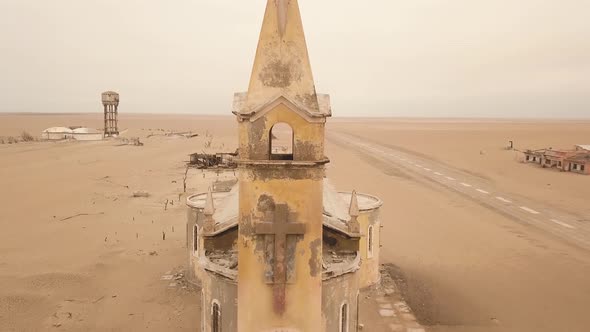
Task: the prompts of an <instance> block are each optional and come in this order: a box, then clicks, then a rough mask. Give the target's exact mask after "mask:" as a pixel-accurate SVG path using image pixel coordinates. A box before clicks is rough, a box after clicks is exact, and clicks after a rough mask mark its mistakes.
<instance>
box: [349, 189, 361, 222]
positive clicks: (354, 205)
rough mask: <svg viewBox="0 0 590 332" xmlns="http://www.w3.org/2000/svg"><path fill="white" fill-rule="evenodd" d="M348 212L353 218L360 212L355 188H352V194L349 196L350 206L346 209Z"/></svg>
mask: <svg viewBox="0 0 590 332" xmlns="http://www.w3.org/2000/svg"><path fill="white" fill-rule="evenodd" d="M348 214H349V215H350V216H351V217H353V218H354V217H358V216H359V214H360V211H359V202H358V198H357V196H356V190H354V191H353V192H352V195H351V196H350V207H349V209H348Z"/></svg>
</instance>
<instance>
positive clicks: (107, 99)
mask: <svg viewBox="0 0 590 332" xmlns="http://www.w3.org/2000/svg"><path fill="white" fill-rule="evenodd" d="M101 97H102V105H103V107H104V137H116V136H119V94H118V93H116V92H114V91H106V92H103V93H102V95H101Z"/></svg>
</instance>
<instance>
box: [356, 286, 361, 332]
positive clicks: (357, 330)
mask: <svg viewBox="0 0 590 332" xmlns="http://www.w3.org/2000/svg"><path fill="white" fill-rule="evenodd" d="M360 307H361V303H360V292H357V293H356V324H355V326H356V329H355V330H356V332H359V317H360V309H359V308H360Z"/></svg>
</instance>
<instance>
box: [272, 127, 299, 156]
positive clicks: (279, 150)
mask: <svg viewBox="0 0 590 332" xmlns="http://www.w3.org/2000/svg"><path fill="white" fill-rule="evenodd" d="M269 141H270V152H269V153H270V160H293V129H292V128H291V126H289V125H288V124H286V123H277V124H275V125H274V126H273V127H272V129H271V130H270V138H269Z"/></svg>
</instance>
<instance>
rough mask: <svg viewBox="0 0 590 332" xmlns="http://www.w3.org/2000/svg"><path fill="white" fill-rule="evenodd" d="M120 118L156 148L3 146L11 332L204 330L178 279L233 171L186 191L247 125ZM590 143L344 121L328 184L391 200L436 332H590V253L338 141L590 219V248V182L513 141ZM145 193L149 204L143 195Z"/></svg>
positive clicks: (422, 314)
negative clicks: (197, 159)
mask: <svg viewBox="0 0 590 332" xmlns="http://www.w3.org/2000/svg"><path fill="white" fill-rule="evenodd" d="M101 120H102V119H101V114H42V115H41V114H2V115H0V136H4V137H7V136H18V135H20V134H21V133H22V132H23V131H27V132H29V133H31V134H32V135H34V136H39V133H40V132H41V130H43V129H44V128H47V127H51V126H56V125H83V126H88V127H100V126H101ZM120 123H121V125H120V127H121V128H122V132H123V134H122V137H127V138H131V137H139V138H140V140H141V141H142V142H143V143H144V146H132V145H123V144H121V140H105V141H99V142H72V141H63V142H39V141H36V142H26V143H18V144H0V186H1V187H2V188H3V189H2V191H0V202H2V208H1V209H0V227H2V232H1V233H0V253H1V255H0V331H46V330H47V331H105V330H108V331H137V330H146V331H195V330H197V328H198V326H199V315H198V314H196V313H197V312H198V310H199V308H198V306H199V299H198V296H199V295H198V292H197V291H196V290H195V289H194V288H193V287H192V286H191V285H189V284H186V283H184V282H183V281H182V279H181V278H179V280H178V282H177V283H176V285H174V287H171V286H170V283H171V281H169V280H162V276H163V275H170V274H172V275H175V274H177V273H182V271H183V269H184V268H185V267H186V260H187V257H186V250H185V246H186V239H185V221H186V205H185V204H184V199H185V198H186V195H187V194H189V193H194V192H202V191H205V190H206V188H207V186H208V184H209V183H210V181H212V180H214V179H215V178H216V177H217V176H218V174H216V172H210V171H206V172H203V171H201V170H191V171H190V172H189V176H188V182H187V193H184V192H183V177H184V172H185V163H186V161H187V159H188V154H189V153H193V152H199V151H202V150H203V149H204V146H205V144H210V145H211V148H212V149H224V150H226V149H232V148H235V146H237V137H236V123H235V119H234V118H232V117H230V116H226V117H223V116H192V115H144V114H123V115H121V117H120ZM168 131H191V132H194V133H198V134H199V136H198V137H194V138H190V139H187V138H185V137H178V136H167V135H165V133H166V132H168ZM588 133H590V121H573V120H571V121H558V120H501V119H497V120H493V119H410V118H407V119H402V118H400V119H393V118H392V119H362V118H334V119H331V120H330V121H329V125H328V139H327V156H328V157H329V158H330V159H331V163H330V164H329V166H328V177H329V178H330V179H331V180H332V182H333V183H334V184H335V185H336V187H337V189H339V190H352V189H356V190H358V191H360V192H371V193H374V194H376V195H378V196H380V197H381V198H382V199H383V200H384V202H385V205H384V207H383V214H382V219H383V224H384V228H383V231H382V232H383V233H382V234H383V235H382V243H381V245H382V257H381V260H382V262H383V263H392V264H395V265H396V266H398V267H399V271H401V272H400V275H399V280H400V281H402V282H401V283H400V287H401V289H402V291H403V295H404V298H405V299H406V301H407V302H408V303H409V304H410V306H411V307H412V309H413V310H414V312H415V314H416V317H417V319H418V320H419V321H420V323H422V324H423V325H425V326H426V327H427V329H428V330H429V331H450V332H451V331H452V332H455V331H587V330H588V327H589V326H590V318H588V315H586V314H585V312H586V310H587V308H588V307H589V306H590V282H589V278H588V276H589V275H590V256H589V255H588V249H587V248H584V246H583V245H580V243H576V242H575V241H569V240H568V237H567V234H565V235H564V234H557V233H552V232H551V231H548V230H546V229H543V228H539V227H537V226H536V225H534V224H529V223H527V222H523V221H520V220H516V219H515V218H514V217H512V216H511V215H508V214H506V213H503V212H502V211H499V210H496V209H494V208H493V207H491V206H489V205H486V204H482V203H481V202H480V201H477V200H474V199H471V198H470V197H468V196H466V195H464V194H461V193H460V192H456V191H452V190H447V189H446V188H445V187H442V186H439V185H438V184H437V183H435V182H433V181H427V180H424V179H425V178H424V177H422V176H421V175H420V174H421V173H416V172H412V171H408V170H407V169H406V168H403V167H401V166H398V165H396V164H393V163H390V162H388V161H387V160H384V159H382V157H383V156H379V155H376V154H374V153H371V152H367V151H361V150H358V149H353V148H351V147H350V146H348V145H347V144H342V143H341V142H339V141H338V140H336V139H334V135H339V134H346V135H349V136H350V137H354V138H355V139H356V140H358V141H362V142H371V143H372V144H378V145H380V146H383V147H390V148H392V149H396V150H397V151H401V152H403V153H405V154H407V155H412V156H416V157H417V158H422V160H431V161H432V162H436V163H439V164H444V165H446V167H448V168H449V169H457V170H460V171H461V172H464V173H465V174H469V175H470V176H472V177H473V178H474V179H476V178H477V179H481V180H482V181H485V183H490V184H493V185H494V186H495V187H497V188H502V190H503V191H505V192H506V193H509V194H511V195H514V196H513V197H523V198H526V199H527V200H529V201H531V202H535V203H536V204H539V205H540V206H543V207H546V208H547V209H552V210H555V211H565V212H567V213H568V215H572V216H575V217H576V218H577V220H575V222H576V224H575V225H574V226H575V227H576V229H575V230H571V231H572V232H574V231H576V230H579V232H580V234H579V236H581V237H582V236H585V235H586V234H585V233H582V231H585V227H586V225H587V224H588V223H589V222H590V217H589V216H590V206H588V197H590V185H589V184H590V176H583V175H577V174H571V173H562V172H557V171H553V170H547V169H542V168H538V167H535V166H534V165H528V164H523V163H521V162H520V161H519V158H520V156H519V153H518V152H515V151H511V150H506V146H507V145H508V141H509V140H513V141H514V142H515V146H516V148H517V149H518V148H521V149H522V148H529V147H530V148H537V147H539V148H540V147H548V146H552V147H555V148H557V147H563V148H568V147H570V146H572V145H574V144H584V143H586V144H587V143H589V142H588V140H590V138H589V136H588ZM137 191H143V192H147V193H149V197H133V193H134V192H137ZM166 202H168V204H166ZM558 226H559V225H558ZM568 234H569V233H568ZM164 235H165V239H163V237H164ZM370 327H371V325H370V322H365V330H368V331H372V330H371V328H370Z"/></svg>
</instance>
